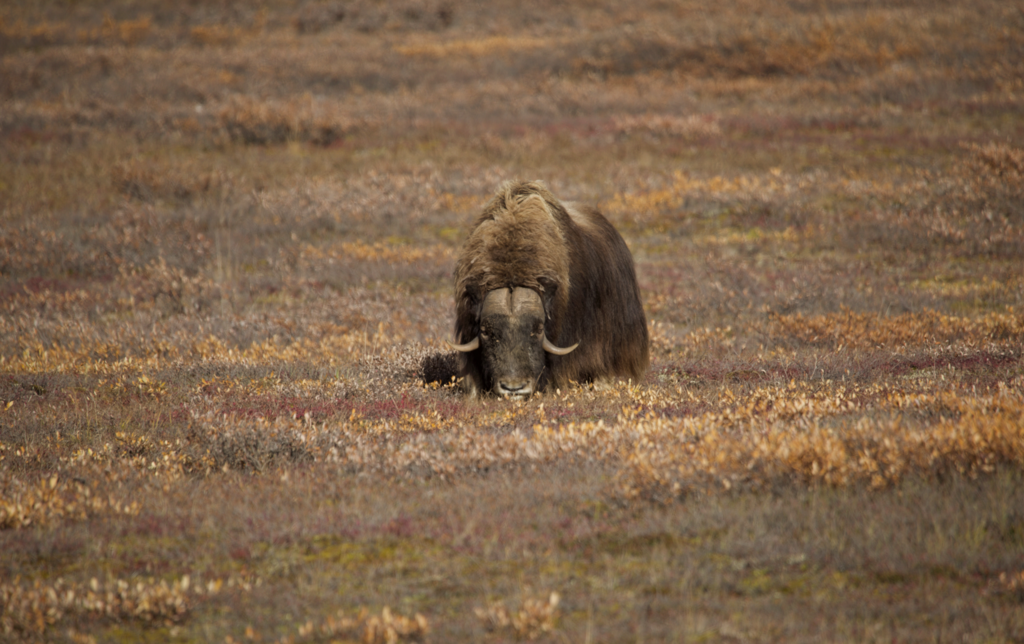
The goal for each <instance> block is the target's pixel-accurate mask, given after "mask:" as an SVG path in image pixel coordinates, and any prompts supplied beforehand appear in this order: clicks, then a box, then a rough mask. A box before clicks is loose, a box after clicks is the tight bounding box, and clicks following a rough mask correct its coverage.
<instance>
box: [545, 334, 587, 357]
mask: <svg viewBox="0 0 1024 644" xmlns="http://www.w3.org/2000/svg"><path fill="white" fill-rule="evenodd" d="M578 346H580V343H579V342H577V343H576V344H574V345H572V346H571V347H566V348H564V349H563V348H561V347H556V346H555V345H553V344H552V343H551V340H548V336H547V334H545V335H544V350H545V351H547V352H548V353H553V354H555V355H556V356H564V355H565V354H567V353H572V351H573V349H575V348H576V347H578Z"/></svg>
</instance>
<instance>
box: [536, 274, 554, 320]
mask: <svg viewBox="0 0 1024 644" xmlns="http://www.w3.org/2000/svg"><path fill="white" fill-rule="evenodd" d="M537 281H538V282H540V289H541V292H540V299H541V302H543V303H544V317H546V318H549V319H550V318H551V303H552V302H553V301H554V300H555V292H556V291H558V282H556V281H554V280H552V279H548V278H546V277H542V278H540V279H539V280H537Z"/></svg>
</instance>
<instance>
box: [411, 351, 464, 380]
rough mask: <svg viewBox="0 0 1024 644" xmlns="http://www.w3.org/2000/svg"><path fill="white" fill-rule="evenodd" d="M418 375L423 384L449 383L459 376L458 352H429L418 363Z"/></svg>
mask: <svg viewBox="0 0 1024 644" xmlns="http://www.w3.org/2000/svg"><path fill="white" fill-rule="evenodd" d="M420 375H421V378H422V379H423V382H424V383H425V384H431V383H434V382H438V383H441V384H449V383H451V382H454V381H455V379H456V378H458V377H459V354H458V353H456V352H455V351H446V352H444V353H441V352H438V353H431V354H429V355H427V356H426V357H424V358H423V361H422V362H421V363H420Z"/></svg>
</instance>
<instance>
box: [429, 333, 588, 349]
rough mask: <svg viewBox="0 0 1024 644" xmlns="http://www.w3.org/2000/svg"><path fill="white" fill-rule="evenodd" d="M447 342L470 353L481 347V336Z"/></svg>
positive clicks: (450, 345) (452, 346) (454, 347)
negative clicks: (459, 342)
mask: <svg viewBox="0 0 1024 644" xmlns="http://www.w3.org/2000/svg"><path fill="white" fill-rule="evenodd" d="M546 341H547V339H546V338H545V342H546ZM445 342H446V343H447V344H448V346H449V347H451V348H453V349H455V350H456V351H461V352H462V353H468V352H470V351H476V350H477V349H479V348H480V336H476V337H475V338H473V339H472V340H470V341H469V342H467V343H466V344H452V343H451V342H448V341H447V340H445ZM546 346H547V345H545V347H546ZM573 348H574V349H575V347H573Z"/></svg>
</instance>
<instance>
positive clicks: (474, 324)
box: [455, 181, 649, 392]
mask: <svg viewBox="0 0 1024 644" xmlns="http://www.w3.org/2000/svg"><path fill="white" fill-rule="evenodd" d="M517 286H518V287H525V288H529V289H533V290H534V291H536V292H537V293H538V294H539V295H540V297H541V301H542V302H543V304H544V309H545V312H546V321H545V329H544V330H545V334H546V335H547V338H548V339H549V340H551V342H553V343H554V344H555V345H556V346H559V347H569V346H571V345H573V344H575V343H577V342H579V343H580V345H579V347H578V348H577V349H576V350H575V351H573V352H572V353H569V354H568V355H565V356H557V355H552V354H546V356H547V357H546V360H547V364H546V369H545V372H544V374H541V377H540V382H539V386H538V390H542V389H543V388H544V385H545V384H550V385H552V386H555V387H565V386H566V385H568V384H569V383H570V382H571V381H576V382H591V381H594V380H597V379H601V380H603V379H607V378H613V377H616V376H618V377H624V378H632V379H634V380H639V379H640V378H641V377H642V376H643V375H644V373H645V372H646V370H647V366H648V362H649V340H648V336H647V321H646V319H645V317H644V311H643V305H642V303H641V301H640V288H639V286H638V285H637V281H636V272H635V269H634V266H633V256H632V255H631V254H630V252H629V248H627V247H626V243H625V242H624V241H623V240H622V237H621V236H620V235H619V233H618V232H617V231H616V230H615V228H614V227H613V226H612V225H611V224H610V223H609V222H608V220H607V219H605V218H604V216H603V215H601V213H599V212H598V211H597V210H595V209H587V210H583V211H576V210H570V209H568V208H566V207H565V206H564V205H563V204H562V203H560V202H559V201H558V199H556V198H555V196H554V195H552V194H551V193H550V192H549V191H548V190H547V189H546V188H545V187H544V186H543V185H542V184H541V183H539V182H521V181H519V182H507V183H505V184H504V185H502V186H501V188H500V189H499V190H498V192H497V193H496V194H495V196H494V198H493V199H491V201H490V202H489V203H488V204H487V206H486V207H485V208H484V211H483V213H482V214H481V215H480V216H479V217H478V218H477V220H476V222H475V223H474V225H473V230H472V232H471V233H470V236H469V239H468V240H467V241H466V244H465V246H464V247H463V250H462V253H461V255H460V256H459V259H458V263H457V265H456V268H455V305H456V321H455V335H456V338H457V340H458V341H459V342H463V343H464V342H469V341H470V340H472V339H473V338H475V337H477V335H478V334H479V332H480V305H481V302H482V301H483V299H484V297H485V296H486V295H487V293H489V292H490V291H492V290H494V289H499V288H512V287H517ZM480 353H481V351H480V350H475V351H470V352H468V353H463V354H460V356H461V360H462V369H461V373H462V375H463V376H464V377H465V378H466V380H467V382H466V383H465V386H466V389H467V390H468V391H471V392H472V391H489V390H490V388H491V383H490V381H489V377H488V374H487V373H485V372H484V369H483V366H482V360H481V355H480Z"/></svg>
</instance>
